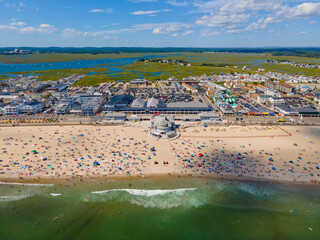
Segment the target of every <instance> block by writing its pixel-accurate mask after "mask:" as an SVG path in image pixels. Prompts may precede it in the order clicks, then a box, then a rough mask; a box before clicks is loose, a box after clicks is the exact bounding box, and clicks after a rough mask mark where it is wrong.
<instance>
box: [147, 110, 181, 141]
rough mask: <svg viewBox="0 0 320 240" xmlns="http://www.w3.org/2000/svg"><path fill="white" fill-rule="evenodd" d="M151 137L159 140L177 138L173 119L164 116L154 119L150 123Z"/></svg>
mask: <svg viewBox="0 0 320 240" xmlns="http://www.w3.org/2000/svg"><path fill="white" fill-rule="evenodd" d="M150 127H151V131H150V136H153V137H156V138H158V139H160V138H161V139H171V138H174V137H176V136H177V131H176V127H175V124H174V121H173V119H172V118H171V119H169V118H167V117H166V116H165V115H164V114H161V115H159V116H156V117H154V116H153V117H152V118H151V121H150Z"/></svg>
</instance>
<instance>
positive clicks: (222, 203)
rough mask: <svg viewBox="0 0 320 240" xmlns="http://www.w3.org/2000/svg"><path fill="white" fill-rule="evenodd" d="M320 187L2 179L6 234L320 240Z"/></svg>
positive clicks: (0, 233) (0, 221)
mask: <svg viewBox="0 0 320 240" xmlns="http://www.w3.org/2000/svg"><path fill="white" fill-rule="evenodd" d="M319 200H320V191H319V188H318V187H301V186H293V185H286V184H279V183H262V182H243V181H241V182H240V181H230V180H229V181H216V180H211V179H210V180H209V179H200V178H192V179H191V178H190V179H189V178H188V179H178V178H171V179H163V178H153V179H149V178H148V179H138V180H131V181H128V180H126V181H120V180H117V181H110V180H86V181H84V182H80V181H79V180H74V181H68V182H65V183H63V184H55V185H45V186H42V185H11V184H0V239H1V240H2V239H10V240H11V239H18V240H21V239H90V240H91V239H230V240H231V239H299V240H300V239H303V240H305V239H320V207H319V204H320V201H319Z"/></svg>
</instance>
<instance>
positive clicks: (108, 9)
mask: <svg viewBox="0 0 320 240" xmlns="http://www.w3.org/2000/svg"><path fill="white" fill-rule="evenodd" d="M89 12H90V13H113V9H112V8H107V9H91V10H89Z"/></svg>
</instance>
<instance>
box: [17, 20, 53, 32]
mask: <svg viewBox="0 0 320 240" xmlns="http://www.w3.org/2000/svg"><path fill="white" fill-rule="evenodd" d="M56 30H57V29H56V28H55V27H54V26H51V25H49V24H45V23H42V24H40V25H39V27H31V26H29V27H24V28H20V29H19V30H18V32H19V33H25V34H33V33H40V34H51V33H53V32H54V31H56Z"/></svg>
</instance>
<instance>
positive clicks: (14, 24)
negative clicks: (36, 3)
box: [10, 18, 26, 27]
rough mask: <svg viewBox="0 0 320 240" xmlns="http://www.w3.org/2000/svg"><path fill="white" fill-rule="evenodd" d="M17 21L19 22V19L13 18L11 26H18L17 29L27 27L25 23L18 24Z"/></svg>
mask: <svg viewBox="0 0 320 240" xmlns="http://www.w3.org/2000/svg"><path fill="white" fill-rule="evenodd" d="M17 20H18V19H16V18H12V19H11V23H10V25H12V26H17V27H23V26H25V25H26V23H24V22H18V21H17Z"/></svg>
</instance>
